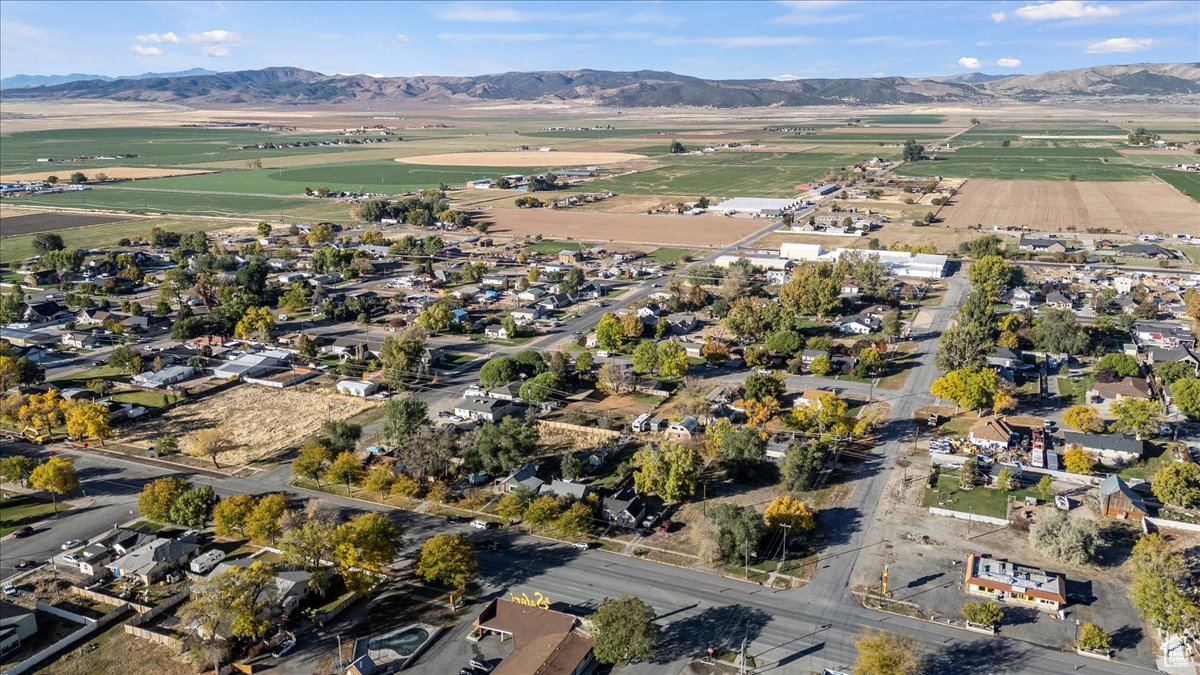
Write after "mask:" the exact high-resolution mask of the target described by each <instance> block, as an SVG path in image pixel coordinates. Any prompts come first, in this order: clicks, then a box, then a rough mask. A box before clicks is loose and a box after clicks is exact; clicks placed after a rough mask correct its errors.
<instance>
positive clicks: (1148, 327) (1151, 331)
mask: <svg viewBox="0 0 1200 675" xmlns="http://www.w3.org/2000/svg"><path fill="white" fill-rule="evenodd" d="M1132 332H1133V337H1134V338H1135V339H1136V340H1137V342H1138V344H1141V345H1152V346H1155V347H1168V348H1170V347H1180V346H1183V347H1187V348H1188V349H1195V348H1196V336H1195V335H1194V334H1193V333H1192V331H1191V329H1189V328H1188V327H1187V326H1185V325H1183V324H1182V323H1176V322H1174V321H1137V322H1135V323H1134V324H1133V331H1132Z"/></svg>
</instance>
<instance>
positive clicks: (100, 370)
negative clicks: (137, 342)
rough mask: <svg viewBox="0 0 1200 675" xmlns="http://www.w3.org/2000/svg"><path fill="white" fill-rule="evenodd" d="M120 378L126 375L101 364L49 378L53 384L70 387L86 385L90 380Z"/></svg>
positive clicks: (124, 377)
mask: <svg viewBox="0 0 1200 675" xmlns="http://www.w3.org/2000/svg"><path fill="white" fill-rule="evenodd" d="M97 379H99V380H120V379H127V376H126V375H125V374H124V373H122V372H121V371H120V370H119V369H117V368H114V367H113V366H109V365H103V366H96V367H94V368H89V369H88V370H84V371H80V372H78V373H72V374H70V375H63V376H61V377H56V378H54V379H53V380H50V381H51V382H52V383H53V384H55V385H58V386H59V387H63V388H71V387H86V386H87V383H88V382H90V381H92V380H97Z"/></svg>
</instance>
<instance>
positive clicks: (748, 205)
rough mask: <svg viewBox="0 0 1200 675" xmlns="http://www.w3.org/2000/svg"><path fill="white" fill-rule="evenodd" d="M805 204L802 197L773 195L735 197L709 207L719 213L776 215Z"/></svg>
mask: <svg viewBox="0 0 1200 675" xmlns="http://www.w3.org/2000/svg"><path fill="white" fill-rule="evenodd" d="M803 204H804V201H803V200H801V199H775V198H771V197H733V198H731V199H726V200H725V201H723V202H720V203H719V204H716V205H714V206H710V207H708V210H709V211H716V212H718V213H756V214H769V215H775V214H779V213H783V212H784V211H791V210H792V209H795V208H798V207H800V206H802V205H803Z"/></svg>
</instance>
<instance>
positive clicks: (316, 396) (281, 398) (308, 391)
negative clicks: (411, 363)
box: [117, 384, 378, 465]
mask: <svg viewBox="0 0 1200 675" xmlns="http://www.w3.org/2000/svg"><path fill="white" fill-rule="evenodd" d="M376 405H378V402H377V401H374V400H369V399H361V398H355V397H352V396H341V395H338V394H335V393H334V392H333V391H332V390H329V389H324V388H319V387H317V386H315V385H307V386H305V385H302V386H299V387H292V388H289V389H269V388H267V387H260V386H258V385H253V384H241V385H238V386H236V387H234V388H232V389H229V390H226V391H223V392H221V393H219V394H215V395H213V396H209V397H207V398H204V399H201V400H199V401H196V402H195V403H191V404H187V405H182V406H179V407H178V408H174V409H172V410H171V411H170V412H167V413H166V414H164V415H161V416H159V417H156V418H154V419H152V420H148V421H146V422H143V423H141V424H137V425H135V426H132V427H130V428H128V429H127V430H125V433H124V434H123V435H122V436H121V437H120V438H118V439H117V441H118V442H120V443H125V444H127V445H135V446H144V447H148V446H150V445H151V444H153V443H154V441H155V439H157V438H158V437H159V436H162V435H163V434H176V435H178V436H179V437H180V447H181V449H182V450H183V451H184V452H188V451H189V450H190V449H191V446H192V443H191V441H192V435H193V434H194V433H195V432H196V431H198V430H200V429H208V428H212V427H220V428H222V429H223V430H224V431H225V432H226V433H225V438H226V440H227V442H228V443H229V449H228V450H226V451H224V452H222V453H221V454H220V455H218V457H217V461H218V462H219V463H221V464H222V465H225V464H232V465H240V464H248V463H250V462H255V461H259V460H263V459H268V458H271V457H274V456H276V455H278V454H280V453H281V452H283V451H285V450H287V449H289V448H293V447H296V446H298V445H300V444H301V443H302V442H303V441H304V439H306V438H308V437H309V436H311V435H313V434H314V433H316V432H317V431H318V430H319V429H320V428H321V423H322V422H324V421H325V420H326V419H331V420H342V419H346V418H348V417H353V416H354V415H357V414H358V413H360V412H362V411H364V410H366V409H368V408H372V407H374V406H376Z"/></svg>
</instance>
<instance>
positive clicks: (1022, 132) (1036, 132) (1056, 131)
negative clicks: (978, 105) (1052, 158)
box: [956, 124, 1129, 143]
mask: <svg viewBox="0 0 1200 675" xmlns="http://www.w3.org/2000/svg"><path fill="white" fill-rule="evenodd" d="M1128 133H1129V131H1128V130H1127V129H1124V128H1122V127H1116V126H1111V125H1098V126H1094V127H1084V126H1076V125H1066V126H1044V127H1034V128H1031V127H1004V126H991V125H988V124H981V125H979V126H976V127H972V128H970V129H968V130H967V131H966V132H964V133H963V134H962V135H961V136H959V137H958V138H957V139H956V140H957V141H958V142H961V143H966V142H968V141H973V140H981V139H993V138H1001V139H1003V138H1011V139H1013V140H1016V139H1018V138H1020V137H1022V136H1121V137H1122V138H1124V137H1125V135H1126V134H1128Z"/></svg>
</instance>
